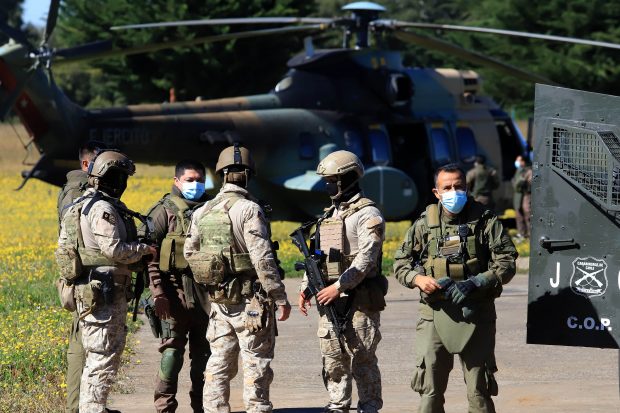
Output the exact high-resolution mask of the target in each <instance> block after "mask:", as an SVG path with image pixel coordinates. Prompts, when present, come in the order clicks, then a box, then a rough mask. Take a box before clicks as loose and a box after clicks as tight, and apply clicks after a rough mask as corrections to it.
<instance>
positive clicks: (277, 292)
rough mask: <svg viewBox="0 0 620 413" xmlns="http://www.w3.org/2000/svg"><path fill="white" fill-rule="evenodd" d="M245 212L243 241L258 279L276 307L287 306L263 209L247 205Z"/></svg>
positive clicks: (256, 205) (254, 205)
mask: <svg viewBox="0 0 620 413" xmlns="http://www.w3.org/2000/svg"><path fill="white" fill-rule="evenodd" d="M246 205H247V206H246ZM246 205H244V211H243V239H244V241H245V245H246V246H247V248H248V252H249V253H250V260H251V261H252V265H253V266H254V268H255V269H256V273H257V274H258V279H259V281H260V283H261V285H262V287H263V289H264V290H265V292H267V294H268V295H269V296H270V297H271V298H272V299H273V300H274V302H275V303H276V305H287V304H288V300H287V297H286V292H285V291H284V284H283V283H282V280H281V279H280V274H279V273H278V265H277V264H276V259H275V257H274V255H273V250H272V249H271V240H270V239H269V231H268V229H267V220H266V219H265V215H264V213H263V211H262V209H261V208H260V207H259V206H258V204H255V203H253V202H252V203H250V202H248V203H246Z"/></svg>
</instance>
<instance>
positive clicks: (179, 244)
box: [159, 234, 189, 272]
mask: <svg viewBox="0 0 620 413" xmlns="http://www.w3.org/2000/svg"><path fill="white" fill-rule="evenodd" d="M185 238H186V237H185V236H184V235H176V236H175V235H170V234H169V235H168V236H166V238H164V240H163V241H162V243H161V248H160V250H159V269H160V270H162V271H166V272H168V271H173V270H185V269H187V268H188V267H189V263H188V262H187V260H186V259H185V256H183V245H184V243H185Z"/></svg>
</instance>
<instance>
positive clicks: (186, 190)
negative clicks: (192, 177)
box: [181, 181, 205, 201]
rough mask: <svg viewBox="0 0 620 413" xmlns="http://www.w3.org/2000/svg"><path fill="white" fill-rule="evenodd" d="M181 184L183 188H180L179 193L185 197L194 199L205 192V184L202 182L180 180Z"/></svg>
mask: <svg viewBox="0 0 620 413" xmlns="http://www.w3.org/2000/svg"><path fill="white" fill-rule="evenodd" d="M181 186H182V187H183V189H181V193H182V194H183V196H184V197H185V199H190V200H192V201H195V200H197V199H200V197H201V196H202V195H203V194H204V193H205V184H203V183H202V182H198V181H194V182H181Z"/></svg>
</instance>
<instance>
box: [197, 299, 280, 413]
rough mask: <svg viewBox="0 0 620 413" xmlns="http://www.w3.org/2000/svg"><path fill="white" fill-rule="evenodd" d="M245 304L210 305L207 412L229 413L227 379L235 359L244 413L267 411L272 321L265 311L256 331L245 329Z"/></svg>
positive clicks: (273, 334)
mask: <svg viewBox="0 0 620 413" xmlns="http://www.w3.org/2000/svg"><path fill="white" fill-rule="evenodd" d="M244 309H245V304H240V305H230V306H223V305H219V304H212V305H211V314H210V319H209V327H208V329H207V339H208V340H209V344H210V345H211V357H209V361H208V362H207V369H206V371H205V392H204V408H205V412H207V413H229V412H230V404H229V403H228V400H229V398H230V381H231V380H232V379H233V378H234V377H235V376H236V375H237V371H238V358H239V355H241V362H242V366H243V383H244V386H243V401H244V403H245V408H246V411H247V413H257V412H271V411H272V410H273V406H272V404H271V402H270V401H269V386H270V385H271V381H272V380H273V371H272V370H271V367H270V364H271V360H273V350H274V347H275V341H276V340H275V320H274V314H273V312H271V311H265V315H266V317H264V320H265V325H264V327H263V329H262V330H260V331H258V332H257V333H250V332H249V331H248V330H246V328H245V313H244Z"/></svg>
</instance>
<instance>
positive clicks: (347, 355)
mask: <svg viewBox="0 0 620 413" xmlns="http://www.w3.org/2000/svg"><path fill="white" fill-rule="evenodd" d="M379 326H380V313H379V312H362V311H355V313H354V314H353V318H352V320H351V322H350V323H348V324H347V327H346V330H345V332H344V340H343V345H344V350H345V351H343V348H342V346H341V345H340V343H339V342H338V339H337V338H336V335H335V334H334V331H333V328H332V325H331V323H329V322H328V321H327V317H325V316H322V317H321V318H320V320H319V329H318V332H317V335H318V336H319V341H320V344H321V355H322V358H323V383H324V384H325V388H326V389H327V391H328V393H329V407H331V408H334V409H347V408H349V407H350V406H351V385H352V379H355V384H356V385H357V394H358V396H359V401H358V403H357V411H358V412H363V413H375V412H378V411H379V409H381V407H383V400H382V398H381V372H380V371H379V366H378V363H377V356H376V355H375V352H376V350H377V345H378V344H379V341H381V333H380V332H379Z"/></svg>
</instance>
